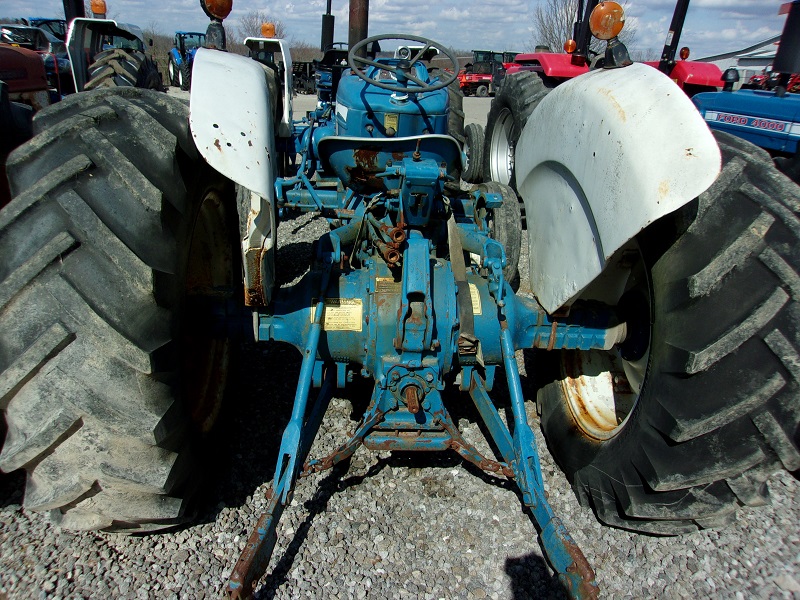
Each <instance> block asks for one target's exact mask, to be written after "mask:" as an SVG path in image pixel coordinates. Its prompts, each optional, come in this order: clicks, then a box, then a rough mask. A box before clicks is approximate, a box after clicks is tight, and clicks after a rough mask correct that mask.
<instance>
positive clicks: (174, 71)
mask: <svg viewBox="0 0 800 600" xmlns="http://www.w3.org/2000/svg"><path fill="white" fill-rule="evenodd" d="M167 74H168V76H169V84H170V85H171V86H174V87H178V85H179V83H178V68H177V67H176V66H175V61H174V60H173V59H172V56H170V57H169V61H168V62H167Z"/></svg>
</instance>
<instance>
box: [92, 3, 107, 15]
mask: <svg viewBox="0 0 800 600" xmlns="http://www.w3.org/2000/svg"><path fill="white" fill-rule="evenodd" d="M92 13H94V14H96V15H104V14H106V0H92Z"/></svg>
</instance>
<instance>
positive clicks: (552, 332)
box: [547, 321, 558, 350]
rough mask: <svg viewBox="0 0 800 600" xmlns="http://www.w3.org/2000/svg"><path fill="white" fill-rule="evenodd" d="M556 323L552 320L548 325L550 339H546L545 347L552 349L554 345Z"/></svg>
mask: <svg viewBox="0 0 800 600" xmlns="http://www.w3.org/2000/svg"><path fill="white" fill-rule="evenodd" d="M557 325H558V323H556V322H555V321H553V323H552V325H550V339H549V340H548V341H547V349H548V350H552V349H553V348H554V347H555V345H556V327H557Z"/></svg>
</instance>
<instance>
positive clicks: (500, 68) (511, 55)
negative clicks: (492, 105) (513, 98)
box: [458, 50, 519, 98]
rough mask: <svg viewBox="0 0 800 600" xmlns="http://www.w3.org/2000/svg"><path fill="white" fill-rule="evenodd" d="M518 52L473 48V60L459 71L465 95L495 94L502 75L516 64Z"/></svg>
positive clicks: (481, 96) (484, 95)
mask: <svg viewBox="0 0 800 600" xmlns="http://www.w3.org/2000/svg"><path fill="white" fill-rule="evenodd" d="M518 55H519V53H518V52H493V51H491V50H473V51H472V61H471V62H469V63H467V64H466V65H465V66H464V68H463V69H461V70H460V71H459V72H458V81H459V85H460V87H461V91H462V92H463V93H464V95H465V96H478V97H480V98H485V97H486V96H494V94H495V92H496V91H497V87H498V84H499V82H500V81H502V76H503V74H504V73H505V70H506V68H507V67H508V66H509V65H512V64H514V60H515V57H516V56H518Z"/></svg>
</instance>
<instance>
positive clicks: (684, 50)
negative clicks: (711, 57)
mask: <svg viewBox="0 0 800 600" xmlns="http://www.w3.org/2000/svg"><path fill="white" fill-rule="evenodd" d="M680 57H681V60H686V59H687V58H689V46H684V47H683V48H681V53H680Z"/></svg>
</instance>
